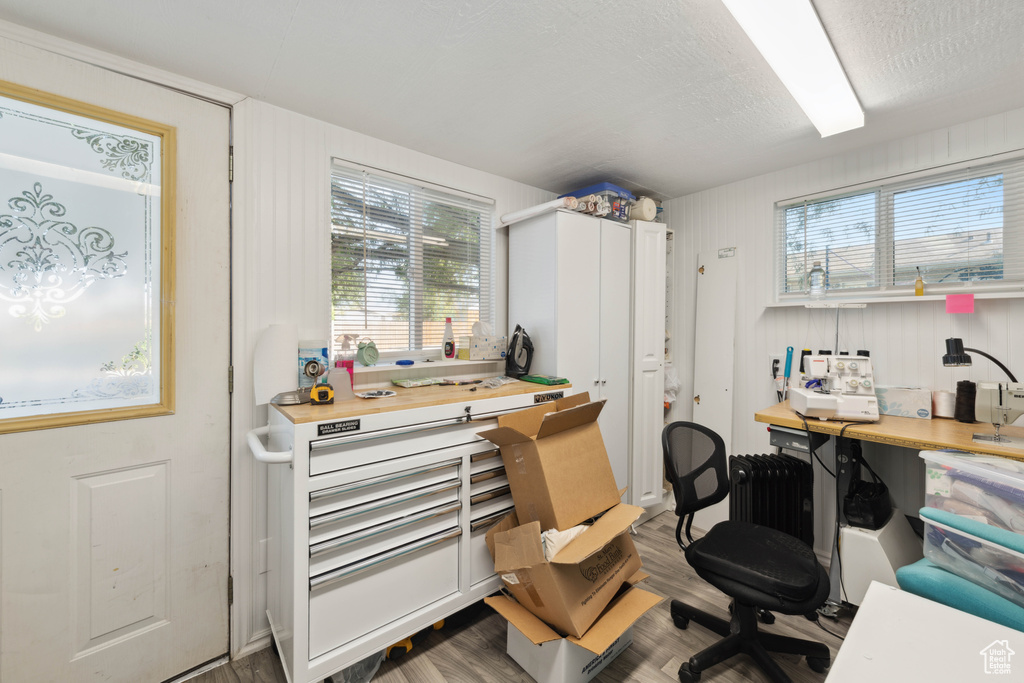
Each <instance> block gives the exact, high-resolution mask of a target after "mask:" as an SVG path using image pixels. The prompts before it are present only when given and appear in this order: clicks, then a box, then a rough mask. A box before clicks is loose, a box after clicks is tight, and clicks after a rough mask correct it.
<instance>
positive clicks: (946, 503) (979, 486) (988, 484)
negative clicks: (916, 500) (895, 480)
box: [921, 451, 1024, 534]
mask: <svg viewBox="0 0 1024 683" xmlns="http://www.w3.org/2000/svg"><path fill="white" fill-rule="evenodd" d="M921 458H922V459H924V461H925V505H926V506H928V507H930V508H935V509H938V510H945V511H947V512H952V513H954V514H958V515H961V516H962V517H966V518H968V519H972V520H974V521H977V522H982V523H985V524H989V525H991V526H994V527H998V528H1001V529H1006V530H1008V531H1013V532H1015V533H1018V534H1024V462H1021V461H1018V460H1011V459H1009V458H1001V457H999V456H994V455H973V454H970V453H961V452H958V451H921Z"/></svg>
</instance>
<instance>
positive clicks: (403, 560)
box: [309, 526, 462, 659]
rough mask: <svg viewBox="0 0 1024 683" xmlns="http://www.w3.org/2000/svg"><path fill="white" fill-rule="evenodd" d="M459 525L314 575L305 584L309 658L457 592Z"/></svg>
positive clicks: (460, 531) (460, 532)
mask: <svg viewBox="0 0 1024 683" xmlns="http://www.w3.org/2000/svg"><path fill="white" fill-rule="evenodd" d="M461 534H462V529H461V527H458V526H456V527H453V528H451V529H446V530H442V531H440V532H438V533H435V534H432V535H430V536H427V537H426V538H422V539H420V540H417V541H414V542H411V543H408V544H405V545H402V546H399V547H397V548H395V549H394V550H392V551H390V552H387V553H382V554H380V555H374V556H372V557H369V558H367V559H364V560H362V561H359V562H356V563H354V564H350V565H345V566H342V567H340V568H338V569H336V570H333V571H330V572H326V573H324V574H320V575H317V576H315V577H313V578H311V579H310V587H309V657H310V658H311V659H312V658H314V657H318V656H320V655H322V654H324V653H326V652H328V651H329V650H331V649H333V648H336V647H341V646H343V645H345V644H346V643H348V642H350V641H352V640H354V639H356V638H359V637H360V636H362V635H364V634H366V633H370V632H372V631H374V630H376V629H378V628H380V627H382V626H384V625H386V624H388V623H390V622H392V621H394V620H396V619H399V618H401V617H404V616H406V615H408V614H410V613H412V612H415V611H416V610H418V609H420V608H422V607H425V606H427V605H429V604H431V603H433V602H436V601H437V600H441V599H442V598H445V597H447V596H450V595H454V594H455V593H457V592H458V590H459V542H460V540H461V539H460V536H461Z"/></svg>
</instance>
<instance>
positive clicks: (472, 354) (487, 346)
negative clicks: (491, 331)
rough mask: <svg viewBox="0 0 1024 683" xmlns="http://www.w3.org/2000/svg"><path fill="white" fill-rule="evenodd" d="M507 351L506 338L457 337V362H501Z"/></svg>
mask: <svg viewBox="0 0 1024 683" xmlns="http://www.w3.org/2000/svg"><path fill="white" fill-rule="evenodd" d="M506 351H508V337H498V336H480V335H474V336H470V337H459V346H458V353H457V356H458V358H459V360H503V359H504V358H505V353H506Z"/></svg>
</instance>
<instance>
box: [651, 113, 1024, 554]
mask: <svg viewBox="0 0 1024 683" xmlns="http://www.w3.org/2000/svg"><path fill="white" fill-rule="evenodd" d="M1013 150H1022V153H1024V109H1017V110H1012V111H1008V112H1005V113H1003V114H999V115H997V116H991V117H988V118H984V119H978V120H975V121H970V122H967V123H964V124H961V125H956V126H951V127H949V128H943V129H940V130H935V131H930V132H924V133H921V134H918V135H915V136H913V137H908V138H904V139H899V140H894V141H892V142H889V143H885V144H879V145H875V146H870V147H865V148H863V149H860V150H857V151H854V152H850V153H846V154H841V155H837V156H832V157H828V158H825V159H822V160H820V161H817V162H813V163H807V164H803V165H800V166H795V167H792V168H787V169H784V170H780V171H776V172H774V173H768V174H765V175H761V176H757V177H754V178H749V179H747V180H743V181H740V182H736V183H732V184H729V185H724V186H721V187H716V188H713V189H710V190H706V191H703V192H698V193H696V194H692V195H688V196H685V197H680V198H678V199H674V200H672V201H670V202H667V203H666V206H665V213H666V221H667V222H668V224H669V225H670V226H671V227H672V228H673V229H675V231H676V236H675V242H676V244H675V250H676V263H675V265H676V283H675V292H674V295H675V301H676V302H677V304H676V310H675V315H676V323H675V333H674V336H673V356H674V357H675V358H676V359H677V365H678V367H679V375H680V379H681V380H682V383H683V387H682V389H681V390H680V393H679V396H680V400H679V401H678V402H677V403H676V404H675V406H674V407H673V409H672V411H671V415H670V417H671V418H672V419H687V418H689V417H690V416H691V415H692V404H691V403H690V398H691V397H692V396H693V372H692V369H693V363H694V362H700V359H694V357H693V348H694V339H695V338H696V335H712V336H714V334H715V330H714V329H713V328H711V329H704V328H702V329H697V327H696V321H695V319H694V314H693V312H694V311H695V310H696V299H695V297H696V273H695V268H696V266H697V255H698V254H700V253H711V254H713V253H714V252H715V251H716V250H717V249H720V248H723V247H736V248H737V258H738V259H739V264H738V265H739V273H740V275H739V278H740V279H739V283H738V287H737V295H736V300H735V301H722V302H719V304H720V305H718V306H717V310H721V311H729V312H731V313H732V314H734V315H735V316H736V330H737V334H736V356H735V361H734V362H735V365H734V377H735V381H734V389H735V391H734V392H733V411H734V416H735V417H734V420H733V433H732V444H733V449H734V452H736V453H757V452H766V451H767V450H768V437H767V434H766V432H765V428H764V425H762V424H756V423H755V422H754V420H753V415H754V413H755V412H756V411H757V410H759V409H760V408H763V407H765V406H768V405H771V404H773V403H775V400H776V399H775V393H774V389H773V387H772V384H771V380H770V374H769V363H768V356H769V354H771V353H785V349H786V347H787V346H793V347H794V348H795V349H802V348H804V347H808V348H812V349H815V350H816V349H819V348H821V349H831V348H833V346H834V345H835V341H834V338H835V311H834V310H807V309H804V308H766V304H768V303H769V302H770V301H772V300H773V282H774V281H773V268H774V266H773V263H772V253H773V248H774V232H773V231H774V216H773V206H774V203H775V202H776V201H778V200H780V199H786V198H790V197H799V196H802V195H805V194H810V193H815V192H823V191H827V190H830V189H833V188H840V187H844V186H847V185H851V184H856V183H862V182H869V181H873V180H877V179H880V178H884V177H888V176H892V175H898V174H902V173H909V172H913V171H917V170H921V169H927V168H931V167H935V166H939V165H942V164H949V163H955V162H959V161H964V160H969V159H975V158H982V157H985V156H989V155H993V154H999V153H1004V152H1010V151H1013ZM1006 230H1014V231H1022V230H1024V226H1022V225H1007V226H1006ZM926 291H927V290H926ZM951 336H956V337H963V339H964V343H965V345H967V346H972V347H975V348H980V349H982V350H985V351H987V352H988V353H990V354H992V355H994V356H995V357H996V358H999V359H1000V360H1001V361H1003V363H1005V364H1007V365H1008V366H1009V367H1010V368H1011V369H1013V368H1018V370H1017V372H1018V373H1020V372H1024V299H1019V298H1018V299H987V300H979V301H977V304H976V309H975V313H973V314H970V315H949V314H947V313H946V312H945V305H944V303H943V302H942V301H921V302H916V301H915V302H908V303H872V304H869V305H868V307H867V308H866V309H859V310H858V309H848V310H844V311H842V313H841V318H840V330H839V338H840V347H842V348H847V349H849V350H850V351H851V352H853V351H856V350H857V349H869V350H870V351H871V356H872V359H873V361H874V367H875V374H876V382H877V383H880V384H888V385H905V386H921V387H930V388H933V389H948V390H955V388H956V382H957V381H959V380H962V379H971V380H974V381H985V380H997V379H1005V377H1003V376H1001V375H1002V373H1001V372H1000V371H999V370H998V368H996V367H995V366H994V365H992V364H990V363H989V362H988V361H986V360H985V359H983V358H978V359H976V361H975V365H974V366H973V367H971V368H959V369H952V368H944V367H943V366H942V362H941V355H942V353H943V352H944V340H945V339H946V338H947V337H951ZM910 456H913V457H910ZM829 457H830V456H829ZM867 457H868V459H869V460H870V461H871V462H872V463H876V462H878V463H879V469H880V471H879V473H880V474H881V475H882V476H883V477H884V478H885V479H886V482H887V483H888V484H889V487H890V489H892V490H893V494H894V497H895V498H896V500H897V503H898V504H900V505H902V506H904V507H909V508H910V509H909V510H907V511H908V512H916V509H917V506H919V505H920V504H921V501H922V500H923V469H922V467H921V464H920V460H919V459H918V458H917V457H916V454H911V453H909V452H907V451H901V450H900V449H880V448H878V449H876V448H871V449H867ZM822 479H823V477H820V476H819V477H818V482H819V484H820V483H821V482H822ZM826 495H827V492H826ZM831 500H832V499H831V498H830V497H826V500H825V501H822V505H823V506H824V507H828V506H829V503H830V502H831ZM822 532H825V535H828V533H830V532H828V529H827V527H826V528H825V529H823V530H822V531H821V532H819V533H817V534H816V538H817V539H818V541H817V543H816V545H820V544H821V543H822V535H823V534H822ZM826 540H829V539H826Z"/></svg>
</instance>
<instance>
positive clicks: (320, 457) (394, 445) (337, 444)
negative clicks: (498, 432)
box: [309, 419, 498, 477]
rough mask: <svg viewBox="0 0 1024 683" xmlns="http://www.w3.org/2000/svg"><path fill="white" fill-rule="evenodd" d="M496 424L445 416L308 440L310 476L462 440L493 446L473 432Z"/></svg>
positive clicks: (486, 447) (420, 451) (429, 449)
mask: <svg viewBox="0 0 1024 683" xmlns="http://www.w3.org/2000/svg"><path fill="white" fill-rule="evenodd" d="M497 424H498V421H497V420H496V419H490V420H479V421H474V422H454V421H451V420H449V421H440V422H438V423H427V424H424V425H413V426H410V427H399V428H394V429H381V430H377V431H374V432H366V433H359V434H351V435H346V436H336V437H331V438H327V439H320V440H318V441H311V442H310V444H309V475H310V476H311V477H313V476H317V475H321V474H326V473H328V472H335V471H338V470H344V469H347V468H350V467H359V466H361V465H367V464H370V463H374V462H380V461H382V460H394V459H396V458H402V457H405V456H408V455H413V454H416V453H423V452H426V451H432V450H436V449H440V448H446V447H450V446H459V445H464V444H478V445H479V448H480V450H482V451H488V450H491V449H493V448H494V446H493V445H492V444H491V443H490V442H488V441H486V440H485V439H483V438H482V437H480V436H478V435H477V432H482V431H486V430H488V429H491V428H493V427H495V426H497Z"/></svg>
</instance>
